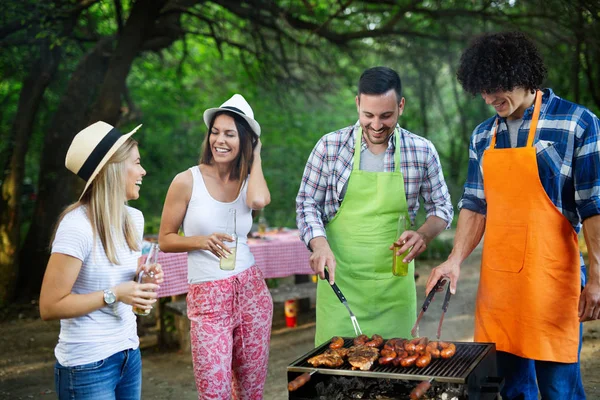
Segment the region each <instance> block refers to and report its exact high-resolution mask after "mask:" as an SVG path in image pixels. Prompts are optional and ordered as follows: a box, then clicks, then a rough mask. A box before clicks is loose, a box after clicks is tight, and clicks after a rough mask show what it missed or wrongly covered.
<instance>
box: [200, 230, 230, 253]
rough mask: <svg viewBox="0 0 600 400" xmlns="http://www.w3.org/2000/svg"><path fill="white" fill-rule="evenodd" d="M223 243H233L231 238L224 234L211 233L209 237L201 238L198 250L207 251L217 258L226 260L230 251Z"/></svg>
mask: <svg viewBox="0 0 600 400" xmlns="http://www.w3.org/2000/svg"><path fill="white" fill-rule="evenodd" d="M223 242H233V238H232V237H231V236H229V235H227V234H225V233H213V234H212V235H210V236H202V241H201V243H200V248H201V249H202V250H208V251H210V252H211V253H213V254H214V255H215V256H217V257H219V258H227V256H228V255H229V254H231V249H229V247H227V246H226V245H225V243H223Z"/></svg>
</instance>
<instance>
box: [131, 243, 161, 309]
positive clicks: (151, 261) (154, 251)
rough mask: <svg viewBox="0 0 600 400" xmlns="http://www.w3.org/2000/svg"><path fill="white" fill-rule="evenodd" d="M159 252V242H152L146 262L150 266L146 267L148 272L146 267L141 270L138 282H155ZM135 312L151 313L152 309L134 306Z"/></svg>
mask: <svg viewBox="0 0 600 400" xmlns="http://www.w3.org/2000/svg"><path fill="white" fill-rule="evenodd" d="M159 252H160V249H159V248H158V244H156V243H152V245H151V246H150V251H149V252H148V257H146V262H145V263H144V265H145V266H147V267H148V268H147V269H146V270H147V272H146V271H144V269H142V270H140V273H139V274H138V276H137V279H136V280H135V281H136V282H137V283H154V272H155V268H156V264H158V253H159ZM133 313H134V314H136V315H142V316H145V315H148V314H150V309H147V310H146V309H143V308H138V307H135V306H134V307H133Z"/></svg>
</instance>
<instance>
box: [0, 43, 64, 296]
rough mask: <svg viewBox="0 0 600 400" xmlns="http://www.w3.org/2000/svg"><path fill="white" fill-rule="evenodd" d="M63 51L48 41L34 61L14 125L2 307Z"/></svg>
mask: <svg viewBox="0 0 600 400" xmlns="http://www.w3.org/2000/svg"><path fill="white" fill-rule="evenodd" d="M61 53H62V51H61V49H60V47H59V46H56V47H54V49H52V50H50V49H49V48H48V45H47V43H44V44H43V45H42V46H41V54H40V57H39V58H38V59H37V60H35V62H34V63H33V65H32V67H31V70H30V72H29V75H28V76H27V78H26V79H25V81H24V82H23V87H22V88H21V93H20V96H19V104H18V107H17V112H16V115H15V119H14V122H13V126H12V135H13V140H12V143H11V145H10V147H11V148H10V161H9V168H8V171H7V174H6V175H5V177H4V180H3V183H2V192H1V196H0V307H2V306H4V305H5V304H7V303H8V302H9V301H10V300H12V298H13V295H14V291H15V288H16V280H17V266H18V262H19V257H18V256H19V251H18V250H19V244H20V243H19V242H20V231H21V219H20V211H21V193H22V182H23V175H24V172H25V155H26V154H27V148H28V147H29V139H30V137H31V133H32V128H33V121H34V120H35V115H36V113H37V110H38V108H39V106H40V103H41V101H42V97H43V95H44V92H45V90H46V87H48V84H49V83H50V81H51V80H52V77H53V76H54V74H55V73H56V70H57V67H58V63H59V58H60V56H61Z"/></svg>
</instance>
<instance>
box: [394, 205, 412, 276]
mask: <svg viewBox="0 0 600 400" xmlns="http://www.w3.org/2000/svg"><path fill="white" fill-rule="evenodd" d="M406 227H407V218H406V215H404V214H401V215H400V217H398V227H397V228H396V240H398V238H399V237H400V235H402V233H403V232H404V231H405V230H406ZM402 246H403V244H400V245H399V244H397V243H396V242H394V249H393V254H392V274H394V275H395V276H406V275H408V263H405V262H404V261H402V260H404V258H406V256H407V255H408V253H409V252H410V248H409V249H408V250H406V251H405V252H404V253H402V254H401V255H399V256H397V255H396V252H397V251H398V249H400V247H402Z"/></svg>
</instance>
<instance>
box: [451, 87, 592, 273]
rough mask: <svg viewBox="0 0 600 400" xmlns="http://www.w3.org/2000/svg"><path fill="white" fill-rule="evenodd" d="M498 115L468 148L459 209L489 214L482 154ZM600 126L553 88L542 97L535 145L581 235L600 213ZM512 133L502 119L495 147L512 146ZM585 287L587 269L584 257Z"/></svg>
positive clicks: (556, 199) (525, 126)
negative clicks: (585, 223)
mask: <svg viewBox="0 0 600 400" xmlns="http://www.w3.org/2000/svg"><path fill="white" fill-rule="evenodd" d="M532 114H533V105H532V106H531V107H529V108H528V109H527V110H525V114H524V115H523V123H522V124H521V127H520V128H519V134H518V139H517V147H523V146H526V144H527V136H528V134H529V126H530V124H531V117H532ZM496 117H497V116H494V117H492V118H490V119H488V120H486V121H484V122H483V123H481V124H480V125H479V126H477V128H475V130H474V131H473V135H472V137H471V143H470V146H469V169H468V173H467V181H466V183H465V187H464V193H463V196H462V198H461V199H460V202H459V203H458V208H459V209H462V208H465V209H467V210H471V211H474V212H477V213H480V214H486V211H487V203H486V200H485V195H484V193H483V179H484V178H483V169H482V163H481V161H482V157H483V152H484V151H485V150H486V149H487V148H488V147H489V145H490V140H491V131H492V128H493V126H494V123H495V121H496ZM599 135H600V126H599V123H598V118H597V117H596V116H595V115H594V114H593V113H592V112H591V111H589V110H588V109H586V108H585V107H582V106H580V105H577V104H574V103H571V102H569V101H566V100H563V99H561V98H560V97H558V96H556V95H555V94H554V92H553V91H552V89H545V90H544V95H543V96H542V106H541V109H540V119H539V122H538V128H537V132H536V137H535V139H534V142H533V143H534V146H535V148H536V152H537V162H538V170H539V175H540V180H541V182H542V186H543V187H544V190H545V191H546V193H547V194H548V197H549V198H550V200H552V202H553V203H554V205H555V206H556V208H558V210H559V211H560V212H562V213H563V215H564V216H565V217H566V218H567V219H568V220H569V221H570V222H571V225H572V226H573V229H575V231H576V232H577V233H579V231H580V229H581V221H583V220H584V219H586V218H588V217H592V216H594V215H598V214H600V137H599ZM509 147H511V146H510V135H509V132H508V127H507V125H506V119H505V118H500V123H499V126H498V133H497V138H496V148H497V149H500V148H509ZM581 279H582V285H584V284H585V266H584V265H583V258H582V276H581Z"/></svg>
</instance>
